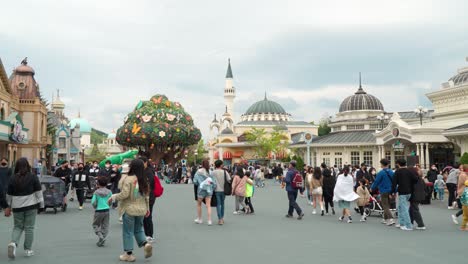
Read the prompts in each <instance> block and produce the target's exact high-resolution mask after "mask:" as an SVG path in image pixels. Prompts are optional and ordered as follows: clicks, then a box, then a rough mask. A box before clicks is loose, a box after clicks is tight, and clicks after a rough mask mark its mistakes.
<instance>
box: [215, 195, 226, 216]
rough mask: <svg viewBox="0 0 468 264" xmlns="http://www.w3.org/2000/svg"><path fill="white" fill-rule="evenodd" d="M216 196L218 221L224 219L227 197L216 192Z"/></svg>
mask: <svg viewBox="0 0 468 264" xmlns="http://www.w3.org/2000/svg"><path fill="white" fill-rule="evenodd" d="M215 195H216V212H217V213H218V220H221V219H224V199H225V198H226V195H225V194H224V192H215Z"/></svg>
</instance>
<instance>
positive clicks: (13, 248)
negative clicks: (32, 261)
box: [8, 242, 16, 259]
mask: <svg viewBox="0 0 468 264" xmlns="http://www.w3.org/2000/svg"><path fill="white" fill-rule="evenodd" d="M8 257H9V258H11V259H14V258H15V257H16V244H15V243H13V242H12V243H10V244H8Z"/></svg>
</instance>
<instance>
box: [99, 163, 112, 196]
mask: <svg viewBox="0 0 468 264" xmlns="http://www.w3.org/2000/svg"><path fill="white" fill-rule="evenodd" d="M111 174H112V163H111V161H110V160H106V163H105V165H104V168H102V169H101V170H99V174H98V176H100V177H106V178H107V182H108V184H107V189H109V190H112V182H111Z"/></svg>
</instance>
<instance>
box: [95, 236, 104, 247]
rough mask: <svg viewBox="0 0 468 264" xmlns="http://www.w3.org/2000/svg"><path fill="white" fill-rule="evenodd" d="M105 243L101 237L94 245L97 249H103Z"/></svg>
mask: <svg viewBox="0 0 468 264" xmlns="http://www.w3.org/2000/svg"><path fill="white" fill-rule="evenodd" d="M105 243H106V239H105V238H103V237H101V238H99V241H98V242H97V243H96V245H97V246H98V247H103V246H104V244H105Z"/></svg>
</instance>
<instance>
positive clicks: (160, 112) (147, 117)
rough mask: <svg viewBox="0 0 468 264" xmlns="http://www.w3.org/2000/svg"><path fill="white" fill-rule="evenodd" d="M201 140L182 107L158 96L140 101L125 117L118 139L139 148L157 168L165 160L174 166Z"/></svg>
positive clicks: (122, 143) (162, 96)
mask: <svg viewBox="0 0 468 264" xmlns="http://www.w3.org/2000/svg"><path fill="white" fill-rule="evenodd" d="M200 139H201V133H200V130H199V129H198V128H196V127H195V126H194V124H193V119H192V117H191V116H190V115H189V114H187V113H186V112H185V110H184V108H183V107H182V105H181V104H180V103H178V102H171V101H169V99H167V97H166V96H164V95H159V94H158V95H154V96H153V97H151V99H150V100H149V101H140V102H139V103H138V104H137V106H136V107H135V109H134V110H133V112H131V113H129V114H128V115H127V117H125V120H124V125H123V126H122V127H120V128H119V129H118V131H117V136H116V140H117V142H118V143H119V144H121V145H123V146H128V147H134V148H138V149H139V150H140V151H141V152H144V153H146V155H147V156H149V157H150V158H151V159H152V160H153V161H154V162H156V163H158V164H159V163H160V162H161V160H164V162H165V164H172V165H174V164H175V163H176V162H177V161H179V160H180V159H182V158H183V157H184V156H185V154H187V149H188V147H190V146H191V145H194V144H197V143H198V141H199V140H200Z"/></svg>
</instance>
